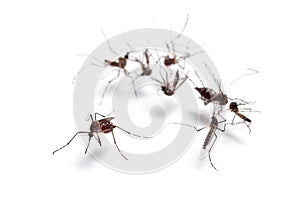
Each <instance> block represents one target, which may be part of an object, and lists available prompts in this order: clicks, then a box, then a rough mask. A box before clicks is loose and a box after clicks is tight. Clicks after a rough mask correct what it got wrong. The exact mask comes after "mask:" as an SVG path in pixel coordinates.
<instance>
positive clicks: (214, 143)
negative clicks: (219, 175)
mask: <svg viewBox="0 0 300 200" xmlns="http://www.w3.org/2000/svg"><path fill="white" fill-rule="evenodd" d="M214 135H215V140H214V141H213V143H212V145H211V146H210V148H209V150H208V158H209V162H210V164H211V166H212V167H213V168H214V169H215V170H217V171H218V169H217V168H216V167H215V166H214V164H213V163H212V160H211V156H210V152H211V150H212V148H213V146H214V145H215V142H216V141H217V138H218V136H217V134H214Z"/></svg>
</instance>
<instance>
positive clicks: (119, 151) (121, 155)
mask: <svg viewBox="0 0 300 200" xmlns="http://www.w3.org/2000/svg"><path fill="white" fill-rule="evenodd" d="M111 133H112V136H113V139H114V143H115V145H116V147H117V149H118V151H119V153H120V154H121V156H122V157H123V158H124V159H125V160H128V158H126V157H125V156H124V155H123V154H122V152H121V150H120V149H119V147H118V145H117V142H116V139H115V135H114V132H113V130H112V131H111Z"/></svg>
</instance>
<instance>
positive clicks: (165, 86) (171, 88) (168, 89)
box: [152, 70, 188, 96]
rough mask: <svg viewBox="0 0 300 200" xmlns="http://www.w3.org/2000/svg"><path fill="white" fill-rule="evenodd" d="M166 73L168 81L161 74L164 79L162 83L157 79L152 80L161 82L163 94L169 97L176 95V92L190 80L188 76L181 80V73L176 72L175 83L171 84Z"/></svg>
mask: <svg viewBox="0 0 300 200" xmlns="http://www.w3.org/2000/svg"><path fill="white" fill-rule="evenodd" d="M165 73H166V79H165V78H164V77H163V76H162V74H161V73H160V76H161V78H162V81H160V80H157V79H155V78H152V79H153V80H155V81H157V82H159V83H160V84H161V90H162V91H163V93H164V94H165V95H167V96H172V95H174V93H175V91H176V90H177V89H178V88H179V87H180V86H181V85H182V84H183V83H184V82H185V81H186V80H187V79H188V76H187V75H185V77H184V78H181V79H180V78H179V71H178V70H177V71H176V74H175V78H174V81H173V82H169V81H168V74H167V72H165ZM180 80H181V82H180V83H179V81H180Z"/></svg>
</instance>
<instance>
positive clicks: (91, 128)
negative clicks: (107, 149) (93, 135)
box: [90, 121, 100, 132]
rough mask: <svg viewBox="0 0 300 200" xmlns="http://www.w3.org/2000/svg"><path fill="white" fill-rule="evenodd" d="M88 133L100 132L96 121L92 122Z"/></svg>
mask: <svg viewBox="0 0 300 200" xmlns="http://www.w3.org/2000/svg"><path fill="white" fill-rule="evenodd" d="M90 131H91V132H98V131H100V129H99V123H98V121H93V122H92V124H91V126H90Z"/></svg>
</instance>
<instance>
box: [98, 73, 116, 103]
mask: <svg viewBox="0 0 300 200" xmlns="http://www.w3.org/2000/svg"><path fill="white" fill-rule="evenodd" d="M120 72H121V69H120V68H119V69H118V74H117V76H116V77H114V78H113V79H111V80H110V81H108V83H107V85H106V86H105V89H104V92H103V94H102V97H101V101H100V103H99V105H101V104H102V101H103V98H104V96H105V93H106V91H107V89H108V86H109V85H110V83H111V82H113V81H114V80H116V79H117V78H118V77H119V76H120Z"/></svg>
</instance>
